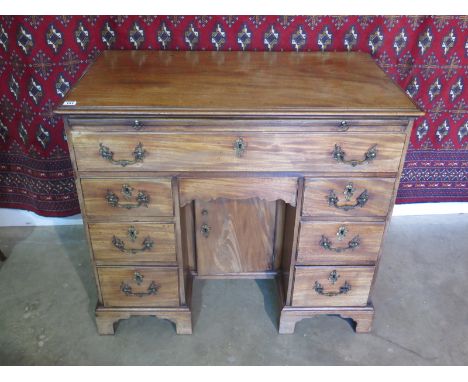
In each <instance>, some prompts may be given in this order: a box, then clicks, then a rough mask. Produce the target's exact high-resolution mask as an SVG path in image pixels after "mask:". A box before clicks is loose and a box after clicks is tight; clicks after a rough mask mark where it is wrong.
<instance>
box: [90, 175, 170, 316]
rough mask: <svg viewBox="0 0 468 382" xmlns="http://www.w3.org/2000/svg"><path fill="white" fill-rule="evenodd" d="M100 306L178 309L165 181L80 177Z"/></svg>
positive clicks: (168, 179)
mask: <svg viewBox="0 0 468 382" xmlns="http://www.w3.org/2000/svg"><path fill="white" fill-rule="evenodd" d="M81 188H82V192H83V202H84V207H85V214H86V216H87V219H88V229H89V236H90V243H91V247H92V251H93V256H94V261H95V264H96V272H97V277H98V280H99V284H100V289H101V297H102V305H103V306H104V307H137V306H138V307H141V306H146V307H174V306H179V288H178V276H177V269H178V268H177V260H176V245H175V230H174V222H173V216H174V207H173V198H172V187H171V179H170V178H153V179H149V178H148V179H147V178H121V177H119V176H118V174H117V177H115V178H107V177H106V178H92V179H88V178H81Z"/></svg>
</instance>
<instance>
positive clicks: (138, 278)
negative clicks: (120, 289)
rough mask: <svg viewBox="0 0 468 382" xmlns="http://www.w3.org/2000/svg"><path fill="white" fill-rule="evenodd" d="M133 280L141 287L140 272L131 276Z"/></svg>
mask: <svg viewBox="0 0 468 382" xmlns="http://www.w3.org/2000/svg"><path fill="white" fill-rule="evenodd" d="M133 279H134V280H135V282H136V283H137V285H141V283H142V282H143V279H144V276H143V275H142V274H141V273H140V272H135V273H134V274H133Z"/></svg>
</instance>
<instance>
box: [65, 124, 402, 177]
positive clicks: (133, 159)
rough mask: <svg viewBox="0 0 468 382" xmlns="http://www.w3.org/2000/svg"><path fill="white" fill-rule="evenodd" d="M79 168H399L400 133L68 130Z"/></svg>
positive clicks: (221, 169) (201, 169) (353, 169)
mask: <svg viewBox="0 0 468 382" xmlns="http://www.w3.org/2000/svg"><path fill="white" fill-rule="evenodd" d="M72 138H73V144H74V150H75V157H76V162H77V166H78V170H79V171H123V170H128V169H130V168H131V169H135V170H139V171H272V170H274V171H296V172H297V171H304V172H306V171H326V172H351V173H352V172H392V173H394V172H397V170H398V166H399V164H400V157H401V153H402V150H403V145H404V140H405V135H404V134H402V133H386V134H379V133H346V132H343V133H340V134H336V133H335V134H332V133H328V134H327V133H295V134H285V133H256V134H254V133H249V132H239V133H223V132H220V133H216V134H207V133H197V134H179V133H176V134H163V133H100V134H97V133H89V132H79V131H75V132H72Z"/></svg>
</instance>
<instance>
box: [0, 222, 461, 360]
mask: <svg viewBox="0 0 468 382" xmlns="http://www.w3.org/2000/svg"><path fill="white" fill-rule="evenodd" d="M467 232H468V215H447V216H430V217H396V218H394V219H393V220H392V223H391V226H390V229H389V232H388V237H387V240H386V241H385V245H384V253H383V258H382V261H381V266H380V271H379V277H378V278H377V282H376V286H375V291H374V294H373V300H374V305H375V308H376V317H375V322H374V330H373V332H372V333H371V334H359V335H356V334H355V333H354V332H353V331H352V329H351V327H350V324H349V323H348V322H347V321H345V320H343V319H340V318H338V317H334V316H328V317H317V318H313V319H306V320H303V321H301V322H300V323H298V324H297V326H296V333H295V334H293V335H278V334H277V328H276V317H275V311H276V308H277V307H276V305H275V294H274V286H273V284H272V282H271V281H268V280H261V281H253V280H252V281H251V280H247V281H241V280H229V281H201V280H198V281H196V283H195V290H194V307H193V315H194V334H193V335H192V336H178V335H176V334H175V331H174V327H173V325H172V324H171V323H170V322H169V321H165V320H158V319H156V318H153V317H134V318H131V319H129V320H123V321H120V324H119V325H118V327H117V332H116V335H115V336H99V335H97V333H96V327H95V323H94V319H93V309H94V307H95V304H96V292H95V289H94V280H93V278H92V272H91V268H90V262H89V258H88V253H87V247H86V242H85V238H84V233H83V229H82V227H80V226H62V227H41V228H37V227H22V228H2V229H0V248H1V249H2V250H3V252H4V253H5V254H6V255H7V256H8V260H7V261H6V262H5V263H3V265H1V268H0V291H1V293H0V364H2V365H12V364H14V365H70V364H73V365H83V364H85V365H119V364H125V365H433V364H437V365H466V364H468V278H467V272H468V234H467Z"/></svg>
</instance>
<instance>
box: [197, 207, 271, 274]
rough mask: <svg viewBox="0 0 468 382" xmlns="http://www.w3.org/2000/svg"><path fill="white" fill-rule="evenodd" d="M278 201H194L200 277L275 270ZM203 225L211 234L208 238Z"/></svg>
mask: <svg viewBox="0 0 468 382" xmlns="http://www.w3.org/2000/svg"><path fill="white" fill-rule="evenodd" d="M276 207H277V203H276V201H271V202H267V201H264V200H259V199H248V200H228V199H223V200H217V201H211V202H204V201H198V200H197V201H196V202H195V221H196V226H195V232H196V243H197V265H198V274H199V275H200V276H206V275H217V274H228V273H231V274H232V273H243V272H266V271H271V270H273V269H274V244H275V242H274V239H275V226H276ZM203 224H206V225H208V227H209V229H210V231H209V233H208V235H207V236H206V237H205V236H204V235H203V233H202V231H201V226H202V225H203Z"/></svg>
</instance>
